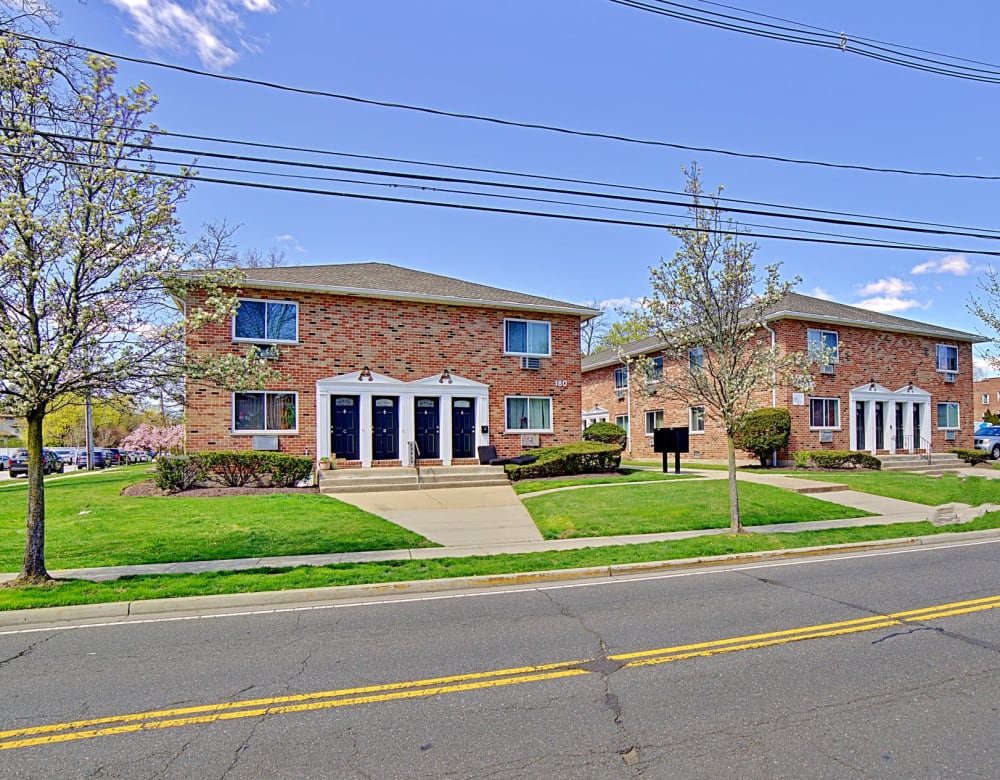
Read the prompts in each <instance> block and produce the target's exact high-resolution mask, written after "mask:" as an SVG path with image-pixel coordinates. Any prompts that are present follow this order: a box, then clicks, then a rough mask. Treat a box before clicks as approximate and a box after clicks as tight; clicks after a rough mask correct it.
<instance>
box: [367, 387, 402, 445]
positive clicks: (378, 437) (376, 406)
mask: <svg viewBox="0 0 1000 780" xmlns="http://www.w3.org/2000/svg"><path fill="white" fill-rule="evenodd" d="M372 459H373V460H399V399H398V398H396V397H384V396H376V397H374V398H372Z"/></svg>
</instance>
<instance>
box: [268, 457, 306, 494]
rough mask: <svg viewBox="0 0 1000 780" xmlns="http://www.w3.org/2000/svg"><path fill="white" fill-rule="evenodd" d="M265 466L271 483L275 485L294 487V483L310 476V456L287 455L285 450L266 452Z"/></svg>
mask: <svg viewBox="0 0 1000 780" xmlns="http://www.w3.org/2000/svg"><path fill="white" fill-rule="evenodd" d="M265 454H266V455H267V467H268V470H269V472H270V476H271V484H272V485H274V486H275V487H295V485H296V483H298V482H301V481H302V480H304V479H309V478H310V477H311V476H312V469H313V462H312V458H303V457H301V456H300V455H289V454H288V453H287V452H268V453H265Z"/></svg>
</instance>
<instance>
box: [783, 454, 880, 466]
mask: <svg viewBox="0 0 1000 780" xmlns="http://www.w3.org/2000/svg"><path fill="white" fill-rule="evenodd" d="M792 457H793V458H795V465H796V466H798V467H799V468H816V469H843V468H862V469H875V470H879V469H881V468H882V461H880V460H879V459H878V458H876V457H875V456H874V455H869V454H868V453H867V452H857V451H856V450H799V451H798V452H794V453H792Z"/></svg>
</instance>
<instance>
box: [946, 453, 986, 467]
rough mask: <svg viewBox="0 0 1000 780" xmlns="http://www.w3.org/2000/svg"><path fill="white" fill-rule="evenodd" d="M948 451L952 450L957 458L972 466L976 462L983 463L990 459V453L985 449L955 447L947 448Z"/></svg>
mask: <svg viewBox="0 0 1000 780" xmlns="http://www.w3.org/2000/svg"><path fill="white" fill-rule="evenodd" d="M948 452H954V453H955V454H956V455H958V457H959V458H961V459H962V460H964V461H965V462H966V463H968V464H970V465H972V466H975V465H976V464H978V463H985V462H986V461H988V460H989V459H990V453H989V452H987V451H986V450H963V449H955V450H948Z"/></svg>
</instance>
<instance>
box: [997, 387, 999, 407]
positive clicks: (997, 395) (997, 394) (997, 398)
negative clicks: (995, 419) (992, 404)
mask: <svg viewBox="0 0 1000 780" xmlns="http://www.w3.org/2000/svg"><path fill="white" fill-rule="evenodd" d="M997 403H998V404H1000V390H997Z"/></svg>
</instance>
